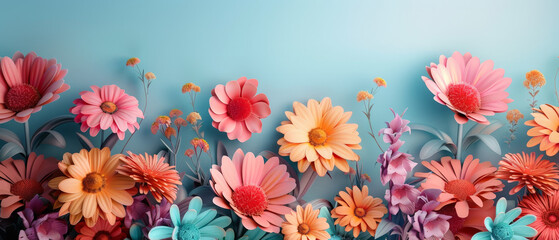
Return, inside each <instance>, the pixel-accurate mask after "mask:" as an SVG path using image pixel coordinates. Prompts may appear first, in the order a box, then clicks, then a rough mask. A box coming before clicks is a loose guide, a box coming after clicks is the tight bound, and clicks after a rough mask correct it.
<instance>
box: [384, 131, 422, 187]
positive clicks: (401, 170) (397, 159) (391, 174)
mask: <svg viewBox="0 0 559 240" xmlns="http://www.w3.org/2000/svg"><path fill="white" fill-rule="evenodd" d="M403 143H404V142H402V141H398V142H397V143H395V144H392V145H390V147H389V148H388V149H387V150H386V152H384V153H382V154H380V155H379V156H378V158H377V162H378V163H380V164H381V166H380V182H381V183H382V184H383V185H386V184H387V183H388V182H389V181H392V182H393V183H395V184H404V182H405V181H406V176H407V175H408V173H409V172H411V171H412V169H413V168H414V167H415V166H416V165H417V163H416V162H414V161H412V160H413V157H412V156H411V154H408V153H403V152H400V151H398V149H399V148H400V147H401V146H402V144H403Z"/></svg>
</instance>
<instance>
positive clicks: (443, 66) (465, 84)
mask: <svg viewBox="0 0 559 240" xmlns="http://www.w3.org/2000/svg"><path fill="white" fill-rule="evenodd" d="M426 69H427V73H428V74H429V77H422V79H423V81H424V82H425V85H427V88H429V90H430V91H431V92H432V93H433V95H435V96H434V99H435V101H437V102H438V103H440V104H442V105H445V106H447V107H448V108H450V110H452V111H453V112H454V118H455V119H456V122H458V123H459V124H464V123H466V122H468V120H473V121H475V122H478V123H481V124H489V120H487V118H485V116H492V115H494V114H495V113H500V112H505V111H507V108H508V105H507V104H508V103H510V102H512V100H511V99H508V98H507V97H508V95H509V94H508V93H507V92H505V90H506V89H507V88H508V86H509V85H510V84H511V82H512V80H511V79H510V78H505V77H504V74H505V70H503V69H501V68H499V69H493V61H491V60H487V61H485V62H483V63H480V60H479V58H477V57H472V55H471V54H470V53H466V54H464V55H462V54H460V53H459V52H455V53H454V54H452V57H449V58H447V57H445V56H444V55H441V56H440V58H439V64H435V63H431V65H430V66H428V67H426Z"/></svg>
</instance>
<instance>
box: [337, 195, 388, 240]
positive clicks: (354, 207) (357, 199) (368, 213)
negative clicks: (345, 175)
mask: <svg viewBox="0 0 559 240" xmlns="http://www.w3.org/2000/svg"><path fill="white" fill-rule="evenodd" d="M334 200H336V202H338V206H337V207H336V208H334V209H333V210H332V218H337V219H336V222H334V224H338V225H340V226H342V227H345V230H346V232H349V231H352V230H353V237H357V236H359V233H360V232H369V234H370V235H371V236H375V231H376V229H377V226H378V223H379V222H380V221H381V219H382V217H383V216H384V214H386V213H387V212H388V210H387V209H386V207H385V206H384V205H382V200H381V199H380V198H373V197H372V196H369V188H368V187H367V186H363V189H362V190H361V189H359V188H358V187H357V186H353V189H350V188H348V187H346V191H345V192H344V191H340V193H339V196H336V197H335V198H334Z"/></svg>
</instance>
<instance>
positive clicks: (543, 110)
mask: <svg viewBox="0 0 559 240" xmlns="http://www.w3.org/2000/svg"><path fill="white" fill-rule="evenodd" d="M534 110H535V111H536V112H534V113H532V116H533V117H534V120H528V121H526V122H525V123H524V124H526V125H528V126H531V127H533V128H531V129H530V130H528V136H530V137H532V139H530V141H528V143H527V144H526V146H528V147H533V146H536V145H538V144H539V145H540V151H545V154H547V156H555V154H557V152H559V108H558V107H555V106H552V105H549V104H543V105H541V106H540V108H539V109H534Z"/></svg>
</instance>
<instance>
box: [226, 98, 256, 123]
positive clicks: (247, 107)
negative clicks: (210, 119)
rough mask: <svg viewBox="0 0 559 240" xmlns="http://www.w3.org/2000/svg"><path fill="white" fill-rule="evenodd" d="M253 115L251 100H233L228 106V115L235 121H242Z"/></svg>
mask: <svg viewBox="0 0 559 240" xmlns="http://www.w3.org/2000/svg"><path fill="white" fill-rule="evenodd" d="M251 113H252V104H251V103H250V100H248V99H246V98H244V97H238V98H235V99H232V100H231V101H230V102H229V104H227V115H229V117H230V118H231V119H233V120H235V121H242V120H245V119H247V118H248V116H250V114H251Z"/></svg>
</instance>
